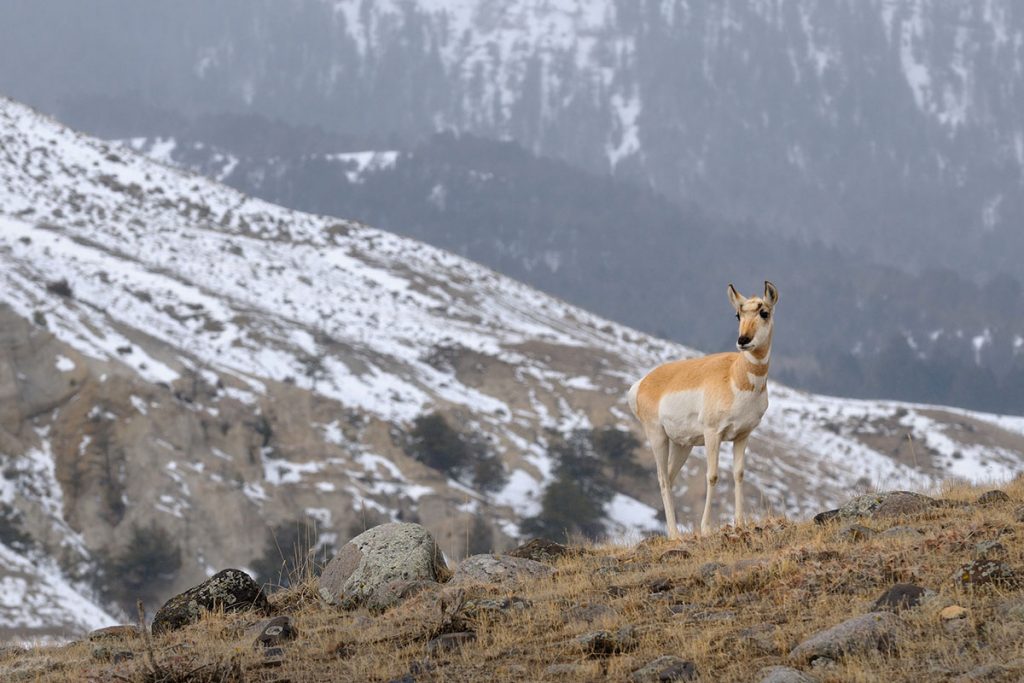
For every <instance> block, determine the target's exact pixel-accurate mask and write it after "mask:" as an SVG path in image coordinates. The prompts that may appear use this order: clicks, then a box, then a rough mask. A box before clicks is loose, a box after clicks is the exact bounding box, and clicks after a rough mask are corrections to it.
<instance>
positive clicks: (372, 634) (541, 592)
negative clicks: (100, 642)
mask: <svg viewBox="0 0 1024 683" xmlns="http://www.w3.org/2000/svg"><path fill="white" fill-rule="evenodd" d="M984 490H985V489H984V488H981V487H971V486H966V485H963V484H949V485H946V486H944V487H942V489H941V490H939V491H938V492H936V494H935V495H936V496H937V497H939V498H941V499H942V501H943V502H944V505H942V506H938V507H936V508H934V509H930V510H927V511H925V512H922V513H920V514H916V515H912V516H908V517H904V518H899V519H884V520H882V519H870V520H862V523H864V524H865V525H867V526H870V527H872V528H874V529H875V530H876V531H879V532H881V531H885V530H886V529H887V528H891V527H895V526H911V527H913V528H914V529H917V530H918V531H919V532H920V534H921V535H920V536H919V537H913V536H896V537H885V536H881V535H879V536H873V537H870V538H867V539H865V540H857V541H852V540H845V539H843V538H841V537H840V536H839V534H838V531H839V529H840V527H841V526H842V522H831V523H829V524H825V525H816V524H814V523H813V522H809V521H808V522H796V521H793V520H789V519H785V518H782V517H770V518H766V519H760V520H756V521H753V522H752V523H750V524H748V525H746V526H744V527H741V528H733V527H728V526H727V527H723V528H722V529H720V530H718V531H717V532H715V533H713V534H710V535H709V536H707V537H703V538H700V537H696V536H690V537H687V538H685V539H683V540H682V541H681V542H670V541H668V540H667V539H665V538H650V539H645V540H643V541H641V542H639V543H635V544H629V545H625V544H597V545H588V546H586V547H581V548H579V549H580V550H585V552H578V553H573V554H571V555H568V556H565V557H562V558H560V559H559V560H558V561H557V562H556V563H555V569H556V572H555V574H554V576H552V577H550V578H546V579H543V580H536V581H533V582H531V583H527V584H523V585H519V586H511V587H509V586H495V585H479V586H468V587H466V586H460V587H459V588H457V589H456V588H455V587H451V586H446V585H444V584H440V585H438V586H437V587H435V588H434V589H432V590H428V591H424V592H421V593H418V594H416V595H415V596H413V597H411V598H410V599H408V600H407V601H406V602H404V603H402V604H401V605H400V606H398V607H396V608H394V609H392V610H390V611H388V612H385V613H383V614H372V613H370V612H367V611H365V610H356V611H349V612H346V611H342V610H340V609H336V608H332V607H328V606H326V605H324V604H323V603H322V602H321V601H320V599H319V597H318V596H317V591H316V578H315V577H314V576H313V575H312V573H307V574H305V575H304V576H298V575H297V576H295V577H294V580H293V582H292V583H291V585H290V586H289V587H288V588H285V589H282V590H280V591H278V592H277V593H275V594H273V595H272V596H271V604H272V606H273V609H274V611H275V613H277V614H288V615H290V616H291V617H292V619H293V621H294V623H295V626H296V627H297V629H298V631H299V637H298V638H297V639H296V640H295V641H293V642H291V643H289V644H287V645H285V646H284V658H283V661H269V660H268V659H267V658H266V656H265V653H264V652H263V651H261V650H257V649H254V647H253V640H254V638H255V633H254V627H255V626H256V624H257V623H258V621H259V617H257V616H254V615H248V614H244V613H242V614H210V615H207V617H206V618H204V619H203V620H202V621H201V622H199V623H198V624H195V625H193V626H191V627H189V628H186V629H182V630H180V631H176V632H173V633H170V634H166V635H161V636H157V637H153V638H152V639H151V640H135V641H126V642H123V643H119V644H117V645H116V648H115V649H122V650H124V651H125V652H128V653H130V654H131V656H132V658H131V659H128V660H125V661H120V662H117V663H114V662H112V661H109V660H104V659H102V658H97V656H96V653H95V651H94V647H93V646H92V645H93V644H90V643H88V642H76V643H72V644H69V645H66V646H63V647H56V648H42V649H38V650H36V651H33V652H29V653H26V654H22V655H20V656H19V658H18V659H19V661H21V663H22V664H23V665H25V664H31V661H32V660H33V659H39V660H40V661H42V659H48V660H49V661H50V666H51V668H50V669H45V668H40V669H39V671H38V674H37V675H36V676H35V677H34V678H32V679H31V680H39V681H63V680H71V679H74V680H92V681H108V680H122V681H131V682H133V683H134V682H140V683H141V682H145V683H156V682H158V681H159V682H161V683H163V682H166V683H173V682H176V681H242V680H245V681H277V680H288V681H293V682H298V681H382V682H383V681H391V680H393V679H401V678H402V677H403V676H407V675H412V676H413V678H414V679H415V680H417V681H476V680H481V679H485V680H488V681H492V682H494V683H504V682H510V681H522V680H530V681H548V680H551V681H555V680H557V681H560V682H563V683H564V682H565V681H574V680H580V681H587V680H604V679H608V680H617V681H622V680H629V678H630V674H631V673H632V672H633V671H635V670H636V669H638V668H640V667H642V666H643V665H645V664H646V663H648V662H650V661H651V660H653V659H655V658H657V657H659V656H662V655H674V656H677V657H682V658H684V659H687V660H690V661H692V662H694V663H695V664H696V666H697V669H698V671H699V672H700V674H701V677H702V678H701V680H704V681H751V680H756V676H757V673H758V671H760V670H761V669H762V668H764V667H767V666H772V665H778V664H785V665H790V666H796V667H797V668H801V669H804V670H810V667H809V666H807V665H806V664H803V663H798V662H792V661H790V660H789V658H788V653H789V651H790V650H791V649H792V648H793V647H794V646H796V645H797V644H798V643H800V642H801V641H803V640H805V639H806V638H807V637H809V636H810V635H812V634H814V633H816V632H817V631H820V630H822V629H825V628H829V627H831V626H834V625H835V624H837V623H839V622H841V621H843V620H845V619H847V618H849V617H851V616H854V615H857V614H863V613H865V612H868V611H870V610H871V609H872V605H873V604H874V602H875V600H876V599H877V598H878V597H879V595H881V594H882V593H883V592H884V591H885V590H886V589H888V588H889V587H890V586H891V585H892V584H894V583H898V582H911V583H917V584H919V585H921V586H922V587H924V588H927V589H930V590H933V591H935V593H936V594H935V596H934V597H932V598H930V599H929V600H927V601H926V602H925V603H924V604H922V605H921V606H920V607H917V608H915V609H910V610H906V611H903V612H901V613H900V617H899V618H900V624H901V626H900V633H899V637H898V639H897V642H896V648H895V649H894V650H893V651H892V652H889V653H882V652H872V653H867V654H857V655H853V656H849V657H847V658H845V659H842V660H840V661H839V662H837V663H836V665H835V666H834V667H832V668H821V669H815V670H814V671H813V673H814V675H816V676H817V677H818V678H819V679H820V680H821V681H823V682H825V683H830V682H839V681H842V682H848V681H852V682H858V681H861V682H865V683H866V682H868V681H878V680H886V681H908V682H909V681H920V680H947V679H950V680H951V679H954V678H956V677H957V676H959V675H961V674H964V673H967V672H971V671H975V670H978V669H979V667H985V666H990V667H991V666H1000V667H1003V668H1002V671H1003V674H1001V675H1003V678H998V677H997V678H994V679H993V680H1021V679H1022V678H1024V659H1022V657H1024V650H1022V647H1021V643H1022V642H1024V591H1020V590H1007V589H1005V588H999V587H996V588H991V589H985V588H980V589H976V590H970V589H965V588H963V587H960V586H958V585H957V584H956V583H955V581H953V575H954V573H955V572H956V570H957V568H958V567H960V566H961V565H962V564H964V563H966V562H969V561H970V560H972V559H974V557H975V549H976V546H977V544H978V543H980V542H982V541H995V540H998V541H999V543H1000V544H1001V546H1002V550H1001V553H1002V555H1001V557H1000V560H1001V561H1003V562H1005V563H1006V564H1007V565H1008V566H1010V567H1011V568H1013V569H1015V570H1016V571H1018V572H1020V573H1022V574H1024V530H1022V528H1021V523H1020V522H1018V521H1017V516H1018V508H1019V507H1020V506H1021V505H1022V504H1024V482H1022V481H1019V480H1015V481H1013V482H1010V483H1009V484H1007V485H1005V486H1004V487H1003V490H1004V491H1005V492H1006V493H1007V494H1008V495H1009V497H1010V500H1009V501H1006V502H1001V503H997V504H994V505H988V506H979V505H975V504H974V501H976V500H977V498H978V496H979V495H980V494H981V493H982V492H983V491H984ZM953 604H956V605H960V606H962V607H964V608H966V609H967V615H968V616H967V618H966V619H961V620H956V622H953V623H951V622H947V621H944V620H943V619H942V618H941V617H940V612H941V610H942V608H944V607H947V606H949V605H953ZM495 605H498V606H499V608H495V607H494V606H495ZM501 605H506V608H505V609H500V606H501ZM623 629H625V630H626V631H628V632H629V634H630V635H629V638H628V642H626V644H625V645H623V646H622V647H618V646H616V647H611V648H608V651H609V652H610V654H607V653H606V654H604V655H602V654H601V653H595V652H593V651H588V650H587V649H586V648H584V647H583V646H581V645H580V643H579V642H578V641H577V639H578V638H580V637H581V636H583V635H585V634H588V633H592V632H595V631H606V632H607V633H608V634H613V635H614V634H617V633H619V632H620V630H623ZM465 631H471V632H472V633H473V634H475V639H472V640H468V641H466V642H464V643H463V644H462V645H461V647H456V648H454V649H450V650H444V649H440V648H436V647H435V648H434V649H433V650H432V649H431V645H430V643H431V641H432V639H434V638H437V637H438V636H441V635H444V634H450V633H459V632H465ZM54 663H56V665H54ZM6 665H7V664H6V662H5V663H3V664H0V673H2V668H3V666H6ZM553 665H557V668H550V667H552V666H553ZM72 674H73V676H71V679H69V678H68V676H69V675H72Z"/></svg>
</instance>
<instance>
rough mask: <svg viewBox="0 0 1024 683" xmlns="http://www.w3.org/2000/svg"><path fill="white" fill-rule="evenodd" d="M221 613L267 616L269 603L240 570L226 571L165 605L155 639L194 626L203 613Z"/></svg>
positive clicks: (157, 619) (157, 617)
mask: <svg viewBox="0 0 1024 683" xmlns="http://www.w3.org/2000/svg"><path fill="white" fill-rule="evenodd" d="M219 609H223V610H224V611H225V612H242V611H245V610H256V611H258V612H262V613H263V614H267V613H269V612H270V603H268V602H267V596H266V595H265V594H264V593H263V589H262V588H261V587H260V585H259V584H258V583H256V582H255V581H253V580H252V577H251V576H249V575H248V574H246V573H245V572H243V571H242V570H240V569H225V570H223V571H220V572H217V573H216V574H214V575H213V576H211V577H210V578H209V579H207V580H206V581H203V582H202V583H201V584H199V585H198V586H194V587H192V588H190V589H188V590H187V591H185V592H184V593H180V594H178V595H175V596H174V597H173V598H171V599H170V600H168V601H167V602H165V603H164V604H163V606H162V607H161V608H160V609H158V610H157V612H156V614H155V615H154V617H153V626H152V630H153V635H157V634H160V633H167V632H169V631H173V630H176V629H179V628H181V627H183V626H187V625H188V624H194V623H195V622H197V621H199V619H200V617H201V616H202V613H203V612H204V611H208V612H213V611H216V610H219Z"/></svg>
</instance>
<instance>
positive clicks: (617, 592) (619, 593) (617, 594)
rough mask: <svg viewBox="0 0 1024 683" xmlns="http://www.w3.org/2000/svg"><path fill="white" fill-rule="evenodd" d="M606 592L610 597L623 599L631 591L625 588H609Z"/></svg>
mask: <svg viewBox="0 0 1024 683" xmlns="http://www.w3.org/2000/svg"><path fill="white" fill-rule="evenodd" d="M604 592H605V593H607V594H608V596H609V597H612V598H621V597H623V596H624V595H626V594H628V593H629V589H628V588H626V587H625V586H608V588H606V589H605V591H604Z"/></svg>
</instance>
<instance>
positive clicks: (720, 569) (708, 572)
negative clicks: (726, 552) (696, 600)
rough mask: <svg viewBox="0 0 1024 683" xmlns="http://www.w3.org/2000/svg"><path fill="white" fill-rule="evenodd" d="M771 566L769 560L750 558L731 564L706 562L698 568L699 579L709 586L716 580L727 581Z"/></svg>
mask: <svg viewBox="0 0 1024 683" xmlns="http://www.w3.org/2000/svg"><path fill="white" fill-rule="evenodd" d="M769 564H771V560H769V559H768V558H764V557H752V558H748V559H745V560H738V561H736V562H733V563H732V564H723V563H721V562H706V563H704V564H702V565H701V566H700V569H699V570H698V571H699V572H700V576H701V579H702V580H703V581H704V583H706V584H711V583H712V582H713V581H714V580H715V579H716V578H719V577H720V578H724V579H729V578H732V577H734V576H738V575H740V574H743V573H745V572H751V571H754V570H756V569H760V568H761V567H766V566H768V565H769Z"/></svg>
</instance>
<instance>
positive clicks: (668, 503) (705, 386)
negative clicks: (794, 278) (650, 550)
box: [629, 281, 779, 538]
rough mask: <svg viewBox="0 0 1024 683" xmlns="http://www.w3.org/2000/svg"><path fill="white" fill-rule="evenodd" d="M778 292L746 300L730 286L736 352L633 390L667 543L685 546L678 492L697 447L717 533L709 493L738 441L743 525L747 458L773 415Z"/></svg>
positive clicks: (660, 370)
mask: <svg viewBox="0 0 1024 683" xmlns="http://www.w3.org/2000/svg"><path fill="white" fill-rule="evenodd" d="M778 301H779V290H778V289H776V288H775V285H773V284H772V283H770V282H768V281H765V283H764V298H759V297H751V298H749V299H748V298H746V297H744V296H743V295H741V294H740V293H739V292H737V291H736V288H735V287H733V286H732V285H731V284H730V285H729V302H730V303H731V304H732V307H733V308H734V309H736V319H737V320H739V321H740V329H739V338H738V339H737V340H736V348H737V349H738V351H737V352H735V353H732V352H729V353H716V354H714V355H712V356H705V357H704V358H693V359H689V360H677V361H675V362H672V363H666V364H665V365H661V366H658V367H656V368H655V369H654V370H651V371H650V372H649V373H647V375H646V376H645V377H644V378H643V379H641V380H640V381H639V382H637V383H636V384H634V385H633V386H632V387H630V389H629V405H630V408H632V409H633V413H634V414H635V415H636V416H637V418H638V419H639V420H640V423H641V425H642V426H643V428H644V431H645V432H646V433H647V440H648V441H650V443H651V450H652V451H654V461H655V464H656V465H657V466H658V485H659V486H660V488H661V500H662V502H663V503H664V504H665V523H666V525H667V527H668V537H669V538H679V530H678V529H677V528H676V511H675V507H674V505H673V503H672V484H673V483H674V482H675V480H676V475H678V474H679V470H680V468H682V466H683V463H685V462H686V458H687V457H689V455H690V450H691V449H692V448H693V447H694V446H700V445H704V447H705V449H706V451H707V461H708V469H707V484H708V485H707V497H706V499H705V500H704V516H703V517H701V521H700V531H701V533H702V534H707V533H708V531H710V529H711V493H712V491H713V490H714V488H715V484H717V483H718V449H719V446H720V445H721V443H722V442H723V441H732V442H733V446H732V453H733V463H732V477H733V481H734V482H735V484H736V516H735V521H736V524H737V525H739V524H740V523H741V522H742V519H743V458H744V455H745V454H746V450H747V439H748V438H749V437H750V433H751V432H752V431H754V428H755V427H757V425H758V424H759V423H760V422H761V416H762V415H764V411H765V410H766V409H767V408H768V361H769V360H770V358H771V349H772V325H773V324H774V321H775V318H774V316H773V312H774V309H775V304H777V303H778Z"/></svg>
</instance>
